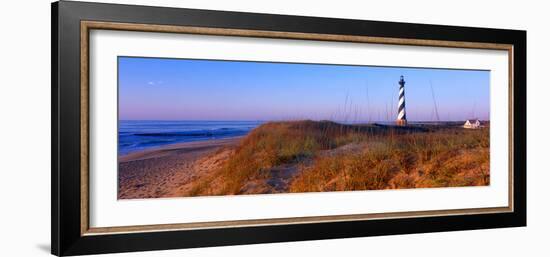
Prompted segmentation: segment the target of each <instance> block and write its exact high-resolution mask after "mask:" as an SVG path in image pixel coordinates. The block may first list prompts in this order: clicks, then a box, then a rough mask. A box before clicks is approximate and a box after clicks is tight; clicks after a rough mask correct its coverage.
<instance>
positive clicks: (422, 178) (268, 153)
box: [190, 121, 489, 195]
mask: <svg viewBox="0 0 550 257" xmlns="http://www.w3.org/2000/svg"><path fill="white" fill-rule="evenodd" d="M488 151H489V133H488V130H487V129H481V130H464V129H461V128H448V129H436V130H433V129H418V128H416V129H399V128H393V127H383V126H373V125H343V124H338V123H335V122H331V121H321V122H315V121H289V122H270V123H266V124H263V125H262V126H260V127H258V128H256V129H254V130H253V131H252V132H251V133H250V134H249V135H248V136H247V137H246V138H244V139H243V140H242V142H241V143H240V145H239V146H238V148H237V149H236V151H235V153H234V155H233V156H232V157H231V158H230V159H229V160H228V161H227V162H226V163H225V164H224V165H223V167H222V168H221V169H220V170H217V171H216V172H214V173H213V175H212V176H210V177H208V178H203V179H201V180H199V181H196V182H195V186H194V187H193V188H192V190H191V192H190V194H191V195H227V194H246V193H249V192H247V191H246V189H245V188H243V186H244V185H245V184H246V183H247V182H249V181H255V180H267V179H269V178H270V176H271V171H272V169H273V168H274V167H277V166H279V165H289V164H290V165H297V167H299V173H298V174H297V175H296V177H295V178H294V179H293V181H292V182H291V183H290V185H289V191H290V192H324V191H341V190H372V189H390V188H418V187H448V186H471V185H487V184H488V183H489V172H488V170H489V167H488V165H489V161H488V160H489V152H488Z"/></svg>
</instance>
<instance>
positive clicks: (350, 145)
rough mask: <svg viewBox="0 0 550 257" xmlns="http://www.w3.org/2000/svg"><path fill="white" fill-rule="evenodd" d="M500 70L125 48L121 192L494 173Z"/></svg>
mask: <svg viewBox="0 0 550 257" xmlns="http://www.w3.org/2000/svg"><path fill="white" fill-rule="evenodd" d="M489 98H490V71H489V70H462V69H442V68H429V67H383V66H364V65H344V64H325V63H322V64H320V63H285V62H259V61H241V60H206V59H204V60H203V59H176V58H155V57H136V56H119V57H118V191H117V192H118V199H119V200H121V199H145V198H166V197H192V196H228V195H251V194H275V193H309V192H335V191H362V190H399V189H418V188H442V187H468V186H489V185H490V167H489V163H490V162H489V159H490V146H489V142H490V140H489V138H490V133H489V131H490V130H489V128H490V99H489Z"/></svg>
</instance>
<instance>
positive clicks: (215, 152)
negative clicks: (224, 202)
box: [118, 137, 242, 199]
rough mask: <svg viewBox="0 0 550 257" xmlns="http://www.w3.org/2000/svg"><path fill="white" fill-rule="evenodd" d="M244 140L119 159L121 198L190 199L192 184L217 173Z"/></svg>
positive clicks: (174, 146) (194, 144) (192, 144)
mask: <svg viewBox="0 0 550 257" xmlns="http://www.w3.org/2000/svg"><path fill="white" fill-rule="evenodd" d="M241 138H242V137H233V138H226V139H215V140H207V141H198V142H186V143H178V144H171V145H167V146H164V147H159V148H156V149H150V150H144V151H139V152H134V153H130V154H127V155H123V156H120V157H119V166H118V183H119V190H118V198H119V199H136V198H159V197H178V196H187V195H188V193H187V192H188V191H189V189H190V184H191V182H192V181H194V180H196V179H198V178H201V177H203V176H206V175H208V172H209V171H212V170H216V169H217V168H218V167H219V166H220V165H221V164H222V163H223V162H224V161H225V160H226V159H228V158H229V157H230V156H231V153H232V152H233V151H234V148H235V146H236V145H237V144H238V143H239V141H240V139H241Z"/></svg>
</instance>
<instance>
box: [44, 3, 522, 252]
mask: <svg viewBox="0 0 550 257" xmlns="http://www.w3.org/2000/svg"><path fill="white" fill-rule="evenodd" d="M90 30H115V31H139V32H162V33H176V34H198V35H223V36H236V37H252V38H281V39H298V40H312V41H331V42H356V43H375V44H385V45H413V46H436V47H449V48H468V49H498V50H505V51H507V52H508V56H509V59H508V61H509V63H508V67H509V76H508V78H509V87H508V89H509V99H508V103H509V108H510V109H509V119H508V120H509V135H508V138H509V142H510V144H509V151H508V154H509V158H508V160H507V161H508V162H509V171H508V174H509V185H508V186H509V190H508V198H509V205H508V206H507V207H492V208H469V209H452V210H439V211H414V212H413V211H410V212H393V213H370V214H350V215H332V216H312V217H300V218H294V217H289V218H277V219H254V220H239V221H212V222H194V223H181V224H164V225H155V224H150V225H139V226H119V227H116V226H115V227H102V228H95V227H90V226H89V220H90V217H89V202H90V199H89V197H90V196H89V188H88V186H89V180H88V178H89V166H88V165H89V152H88V151H89V140H90V135H89V130H90V126H89V119H88V118H89V104H90V102H89V97H90V96H89V92H88V91H89V79H90V78H89V67H88V66H89V58H90V56H89V48H88V47H89V33H90ZM525 142H526V32H525V31H516V30H501V29H486V28H466V27H453V26H439V25H420V24H407V23H394V22H379V21H360V20H344V19H329V18H313V17H300V16H285V15H269V14H253V13H237V12H221V11H206V10H192V9H178V8H165V7H145V6H129V5H114V4H99V3H84V2H72V1H68V2H65V1H61V2H56V3H53V4H52V239H51V240H52V254H55V255H60V256H61V255H79V254H95V253H111V252H127V251H144V250H161V249H176V248H190V247H204V246H221V245H235V244H254V243H267V242H284V241H300V240H316V239H331V238H345V237H360V236H377V235H393V234H404V233H424V232H438V231H454V230H467V229H486V228H499V227H516V226H525V225H526V145H525Z"/></svg>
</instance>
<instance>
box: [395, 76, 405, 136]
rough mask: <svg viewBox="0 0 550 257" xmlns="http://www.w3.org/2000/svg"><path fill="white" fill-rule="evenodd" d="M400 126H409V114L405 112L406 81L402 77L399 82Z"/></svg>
mask: <svg viewBox="0 0 550 257" xmlns="http://www.w3.org/2000/svg"><path fill="white" fill-rule="evenodd" d="M396 123H397V125H398V126H406V125H407V113H406V111H405V79H403V76H401V79H400V80H399V105H398V107H397V120H396Z"/></svg>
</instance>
